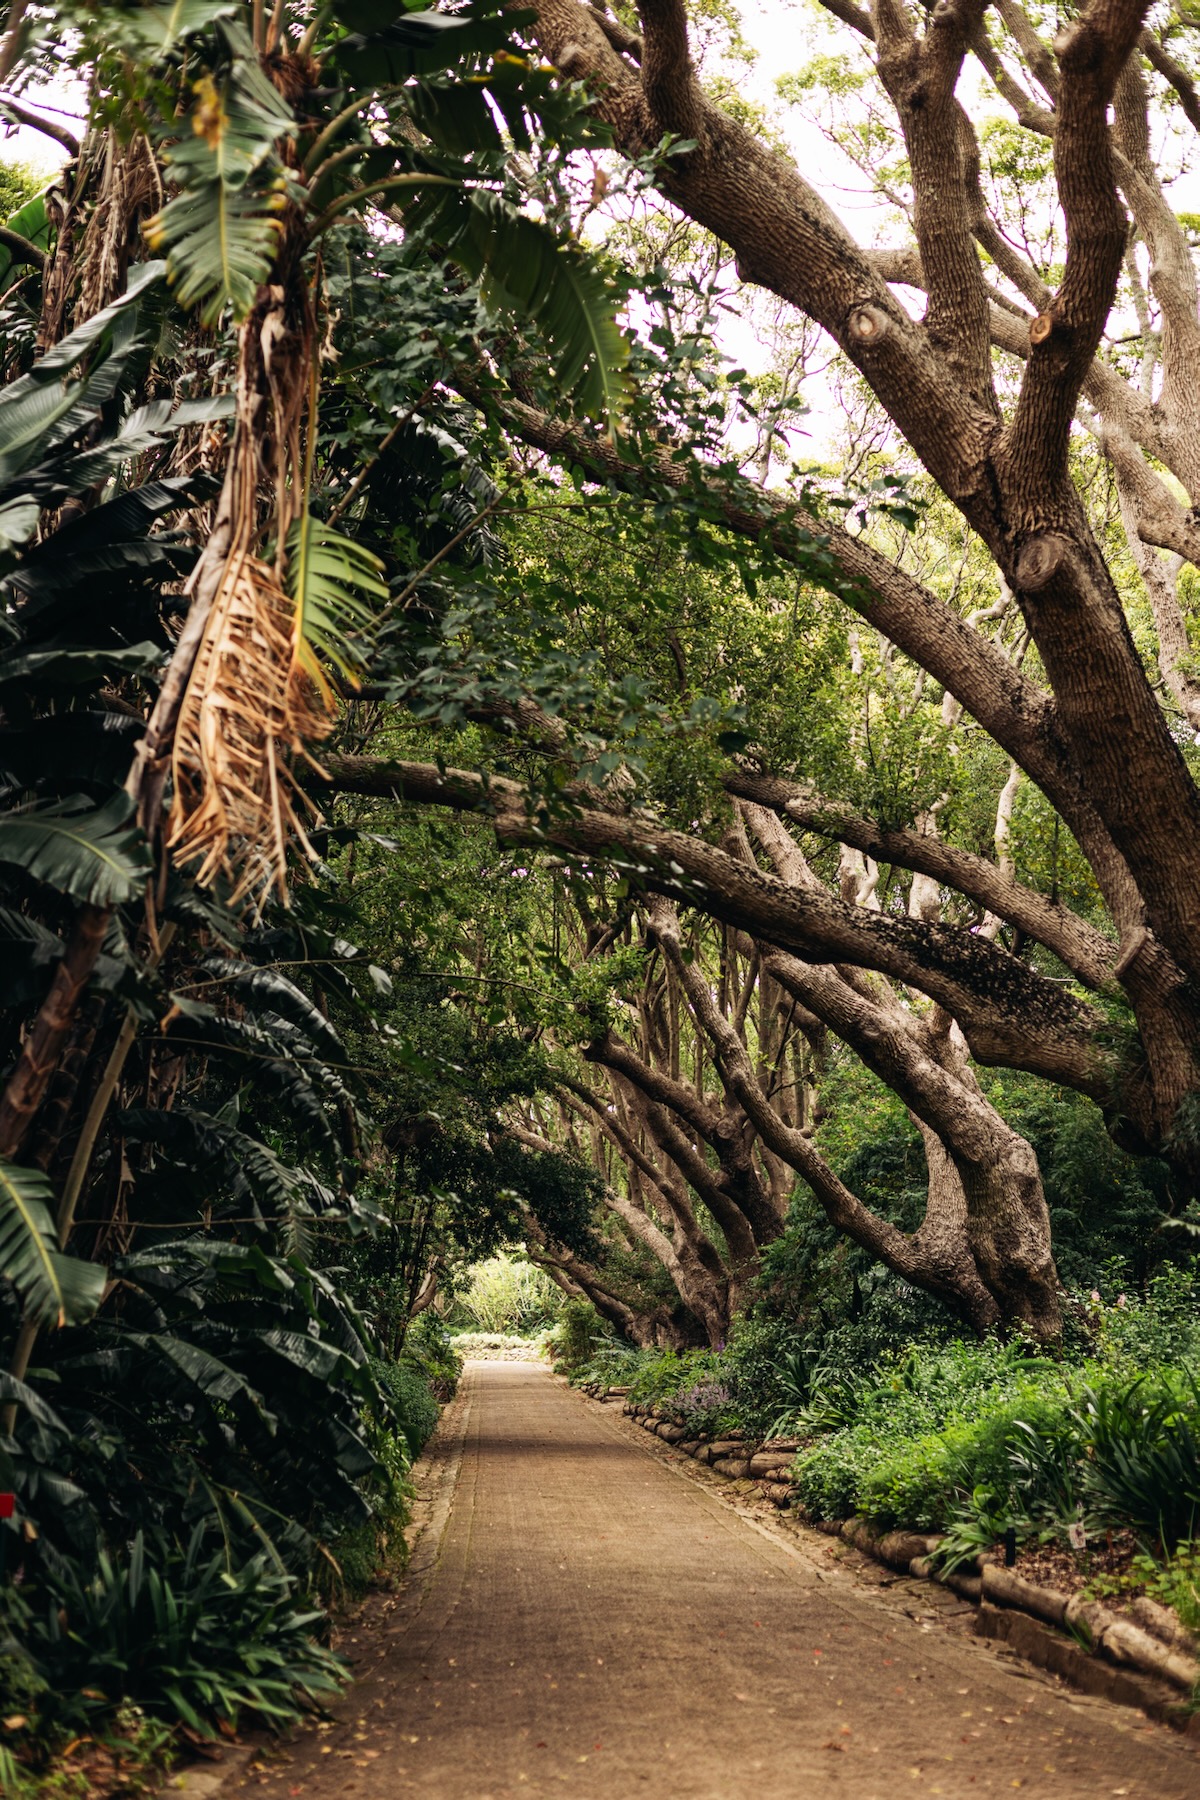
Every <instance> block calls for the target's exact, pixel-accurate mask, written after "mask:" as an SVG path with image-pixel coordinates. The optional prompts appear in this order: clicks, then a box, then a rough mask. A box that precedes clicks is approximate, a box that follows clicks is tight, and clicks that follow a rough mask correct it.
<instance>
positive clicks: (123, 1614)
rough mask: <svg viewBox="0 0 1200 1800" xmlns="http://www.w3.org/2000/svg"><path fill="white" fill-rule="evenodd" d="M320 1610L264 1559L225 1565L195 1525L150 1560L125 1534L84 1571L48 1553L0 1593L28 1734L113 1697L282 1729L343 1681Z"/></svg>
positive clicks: (186, 1714)
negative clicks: (31, 1718) (29, 1699)
mask: <svg viewBox="0 0 1200 1800" xmlns="http://www.w3.org/2000/svg"><path fill="white" fill-rule="evenodd" d="M320 1617H321V1615H320V1614H319V1613H316V1612H311V1611H307V1612H306V1611H302V1610H301V1609H300V1608H299V1607H298V1606H297V1604H296V1599H295V1582H294V1580H293V1578H292V1577H291V1576H289V1575H287V1574H285V1573H284V1572H283V1571H282V1570H280V1569H278V1568H276V1567H275V1566H274V1565H273V1564H272V1563H271V1561H270V1560H269V1558H268V1557H267V1556H266V1555H265V1554H262V1555H258V1556H255V1557H252V1558H250V1560H249V1561H247V1562H245V1563H243V1564H242V1565H241V1566H240V1567H234V1568H232V1569H231V1568H229V1567H228V1566H227V1563H226V1560H225V1557H224V1555H223V1554H220V1553H218V1554H217V1555H215V1556H214V1555H212V1554H211V1553H210V1549H209V1547H208V1544H207V1539H206V1534H205V1532H204V1529H203V1528H202V1527H198V1528H197V1530H196V1531H195V1532H194V1533H193V1536H192V1540H191V1543H190V1544H189V1546H188V1548H187V1550H186V1552H183V1553H182V1554H181V1553H179V1552H178V1551H176V1550H175V1549H174V1548H173V1547H166V1548H165V1549H162V1550H160V1551H159V1553H158V1554H157V1555H156V1557H155V1558H154V1560H151V1558H150V1556H148V1554H147V1546H146V1544H145V1541H144V1539H143V1536H142V1533H141V1532H138V1534H137V1535H136V1537H135V1538H134V1540H133V1543H132V1546H131V1548H130V1551H129V1554H128V1558H127V1560H124V1561H121V1562H118V1561H117V1560H116V1559H114V1558H111V1557H109V1556H108V1555H107V1554H106V1553H105V1552H103V1551H102V1552H101V1553H100V1555H99V1557H98V1558H97V1562H96V1566H95V1570H94V1572H92V1573H90V1574H87V1575H85V1574H84V1573H83V1572H82V1570H81V1568H80V1567H79V1566H78V1565H76V1564H73V1563H70V1562H67V1561H66V1560H64V1559H63V1558H61V1557H56V1556H49V1557H45V1558H43V1559H41V1565H40V1567H39V1568H38V1570H37V1572H36V1575H35V1576H34V1577H33V1578H32V1579H31V1580H28V1581H27V1582H26V1583H24V1584H23V1585H22V1587H21V1588H15V1587H11V1586H9V1587H5V1588H3V1589H0V1638H13V1639H16V1640H17V1641H18V1642H19V1643H20V1644H21V1646H22V1656H23V1660H24V1662H25V1663H26V1664H27V1665H28V1669H27V1670H26V1671H23V1673H22V1676H21V1679H22V1681H23V1682H24V1683H25V1685H26V1686H27V1687H28V1686H29V1685H30V1682H31V1680H32V1682H33V1685H34V1690H35V1696H36V1705H37V1709H38V1711H37V1719H36V1730H37V1731H38V1733H39V1734H41V1735H45V1734H47V1733H48V1732H51V1731H53V1730H54V1729H55V1728H66V1727H70V1728H81V1729H85V1730H86V1729H89V1728H90V1727H91V1725H92V1723H93V1721H95V1720H97V1719H99V1718H101V1717H103V1716H104V1715H106V1714H109V1713H111V1712H112V1711H113V1710H114V1708H116V1707H117V1706H119V1705H120V1704H121V1703H122V1702H125V1701H133V1702H136V1703H137V1704H138V1705H140V1706H142V1707H144V1708H145V1709H146V1710H147V1711H148V1712H151V1713H153V1714H154V1715H155V1716H157V1717H160V1718H163V1719H168V1720H172V1721H175V1720H178V1721H180V1722H182V1723H183V1724H185V1725H188V1726H190V1727H191V1728H192V1730H194V1731H199V1732H201V1733H204V1734H205V1735H208V1734H210V1733H212V1732H213V1731H214V1730H215V1728H216V1726H217V1725H218V1724H221V1723H226V1722H227V1723H230V1724H236V1723H237V1721H238V1720H239V1719H248V1720H253V1721H254V1722H256V1723H259V1724H267V1725H270V1726H273V1727H281V1726H283V1725H286V1724H289V1723H291V1722H292V1721H294V1720H295V1719H297V1718H299V1717H300V1716H301V1713H302V1711H303V1701H304V1700H305V1699H310V1700H311V1699H313V1698H315V1697H316V1696H317V1695H320V1694H327V1693H330V1692H332V1691H333V1690H335V1689H336V1688H337V1687H338V1686H339V1685H340V1684H341V1682H342V1681H344V1680H345V1678H346V1670H345V1668H344V1665H343V1664H342V1663H341V1662H340V1660H339V1659H338V1658H337V1657H335V1656H334V1655H333V1654H332V1652H331V1651H329V1650H326V1649H324V1648H323V1647H322V1646H321V1645H320V1644H318V1643H316V1642H315V1641H314V1639H313V1636H312V1631H313V1628H314V1626H315V1625H316V1624H317V1623H318V1622H319V1620H320Z"/></svg>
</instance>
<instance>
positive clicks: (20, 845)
mask: <svg viewBox="0 0 1200 1800" xmlns="http://www.w3.org/2000/svg"><path fill="white" fill-rule="evenodd" d="M132 812H133V803H132V801H131V800H130V799H129V796H128V795H127V794H126V793H124V792H123V791H122V792H119V793H116V794H114V795H113V796H112V798H111V799H110V800H107V801H106V802H105V804H104V805H103V806H100V807H94V806H92V805H91V804H90V803H89V802H88V801H87V800H85V799H83V798H82V796H79V795H75V796H73V797H72V798H71V799H69V800H64V801H59V802H57V803H56V804H54V805H52V806H39V807H30V808H29V809H28V810H26V811H22V812H8V813H0V862H3V863H14V864H16V865H17V867H19V868H21V869H24V870H25V872H26V873H27V874H29V875H31V876H33V878H34V879H35V880H37V881H44V882H45V883H46V884H47V886H48V887H53V888H57V889H58V890H59V892H60V893H64V894H68V895H69V896H70V897H71V899H72V900H79V901H81V902H84V903H85V904H87V905H89V906H120V905H122V904H124V902H125V901H127V900H132V899H133V897H134V895H135V894H136V893H138V891H139V890H140V888H141V887H142V885H143V883H144V882H145V880H146V877H147V876H148V875H149V874H150V872H151V870H152V868H153V866H154V865H153V859H152V857H151V855H150V849H149V846H148V845H147V843H146V839H145V837H144V836H143V834H142V832H141V830H140V829H139V828H138V826H136V825H134V824H132V823H131V816H132Z"/></svg>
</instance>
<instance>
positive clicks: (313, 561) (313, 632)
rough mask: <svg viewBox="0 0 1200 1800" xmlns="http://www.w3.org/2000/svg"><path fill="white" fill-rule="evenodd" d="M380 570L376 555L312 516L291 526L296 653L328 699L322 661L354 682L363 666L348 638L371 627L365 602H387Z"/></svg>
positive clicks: (306, 515) (359, 653)
mask: <svg viewBox="0 0 1200 1800" xmlns="http://www.w3.org/2000/svg"><path fill="white" fill-rule="evenodd" d="M382 569H383V564H382V563H381V562H380V560H379V558H378V557H377V556H373V555H372V554H371V552H370V551H369V550H364V549H363V548H362V546H361V545H360V544H356V543H354V542H353V540H352V539H350V538H347V537H342V536H341V535H340V533H338V532H336V531H331V530H330V528H329V526H328V525H325V524H323V523H322V522H321V520H320V519H315V518H314V517H313V515H312V513H310V512H306V513H304V515H303V517H302V518H300V519H298V520H297V522H296V524H295V525H294V526H293V527H292V531H291V534H290V536H289V538H288V585H289V588H290V590H291V596H292V599H293V601H294V602H295V606H296V619H295V631H294V649H293V654H294V656H295V658H296V661H297V662H298V663H299V665H300V667H301V668H302V669H303V670H304V672H305V674H306V675H308V676H309V677H310V679H311V680H312V681H314V682H315V683H316V685H317V687H318V688H319V689H320V691H321V692H322V693H323V694H324V695H326V696H327V697H328V696H329V691H330V690H329V683H328V681H327V679H326V677H325V673H324V670H323V668H322V666H321V665H322V661H324V662H327V663H330V664H332V666H333V667H334V668H335V669H337V670H338V671H339V673H340V674H342V675H343V676H345V677H346V678H347V679H348V680H351V681H353V680H354V679H355V676H356V670H357V668H358V667H361V664H362V661H363V652H362V651H361V650H359V649H358V647H357V646H356V645H355V644H354V642H353V640H352V637H351V635H350V634H351V633H352V632H354V631H360V632H365V631H366V630H367V629H368V628H369V627H370V624H371V620H372V616H373V615H372V613H371V609H370V607H369V606H368V605H367V604H366V599H367V598H371V599H375V600H384V601H385V600H386V599H387V598H388V589H387V585H386V583H385V582H384V581H383V580H382V579H381V573H382ZM364 597H365V598H364Z"/></svg>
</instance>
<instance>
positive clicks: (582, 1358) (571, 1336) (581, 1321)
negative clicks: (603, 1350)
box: [550, 1300, 606, 1375]
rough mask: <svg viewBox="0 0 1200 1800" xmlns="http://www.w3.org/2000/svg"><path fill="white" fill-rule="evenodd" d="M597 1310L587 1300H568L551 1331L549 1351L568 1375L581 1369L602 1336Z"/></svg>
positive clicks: (601, 1326)
mask: <svg viewBox="0 0 1200 1800" xmlns="http://www.w3.org/2000/svg"><path fill="white" fill-rule="evenodd" d="M605 1335H606V1334H605V1332H604V1329H603V1325H602V1322H601V1318H600V1314H599V1313H598V1312H597V1311H596V1309H595V1307H594V1306H593V1305H592V1304H591V1302H590V1301H588V1300H568V1301H567V1304H566V1305H565V1306H564V1307H563V1309H562V1312H561V1313H560V1314H559V1316H558V1319H557V1320H556V1322H555V1325H554V1328H553V1331H552V1332H551V1335H550V1355H551V1358H552V1359H553V1361H554V1363H555V1365H556V1367H560V1368H561V1369H562V1370H563V1372H564V1373H565V1374H567V1375H573V1374H574V1373H575V1372H576V1370H579V1369H582V1368H583V1367H584V1365H585V1363H588V1362H589V1361H590V1360H591V1358H592V1357H593V1356H594V1355H595V1353H596V1350H597V1346H598V1345H599V1344H600V1343H601V1342H602V1341H603V1340H604V1339H605Z"/></svg>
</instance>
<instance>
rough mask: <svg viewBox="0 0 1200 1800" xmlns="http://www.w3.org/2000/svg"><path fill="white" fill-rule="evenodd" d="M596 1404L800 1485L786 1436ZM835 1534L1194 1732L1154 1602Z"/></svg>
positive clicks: (1199, 1660)
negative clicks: (704, 1432)
mask: <svg viewBox="0 0 1200 1800" xmlns="http://www.w3.org/2000/svg"><path fill="white" fill-rule="evenodd" d="M578 1391H580V1392H583V1393H586V1394H589V1395H590V1397H591V1398H592V1399H594V1400H599V1401H601V1402H607V1403H609V1404H612V1403H613V1402H615V1401H618V1400H619V1401H621V1402H622V1406H621V1410H622V1412H623V1413H624V1414H625V1415H626V1416H627V1417H628V1418H630V1419H631V1420H632V1421H633V1422H634V1423H635V1424H637V1425H640V1426H642V1428H643V1429H644V1430H646V1431H649V1432H652V1433H653V1434H654V1436H656V1437H658V1438H661V1439H662V1441H663V1442H664V1443H667V1444H670V1445H671V1446H672V1448H673V1449H676V1450H681V1451H683V1453H684V1454H685V1455H687V1456H691V1457H693V1458H694V1459H695V1460H696V1461H697V1462H703V1463H706V1464H707V1465H708V1467H709V1468H710V1469H712V1470H713V1471H714V1472H715V1473H716V1474H718V1475H722V1476H724V1477H725V1478H726V1479H727V1480H730V1481H746V1480H749V1481H754V1482H755V1483H756V1484H757V1486H758V1489H759V1491H760V1493H761V1494H762V1495H763V1497H764V1498H765V1499H767V1500H770V1501H771V1502H772V1504H773V1505H775V1506H778V1507H780V1508H785V1507H789V1506H791V1504H792V1503H793V1501H794V1500H796V1498H797V1494H798V1490H797V1489H796V1487H795V1485H794V1484H793V1483H792V1482H791V1481H790V1480H789V1479H788V1471H789V1470H790V1467H791V1463H792V1460H793V1458H794V1457H795V1454H796V1451H797V1449H798V1448H799V1445H798V1443H797V1442H796V1441H795V1440H793V1439H777V1440H774V1441H772V1442H770V1443H767V1444H762V1445H755V1444H753V1443H750V1442H748V1441H747V1440H746V1439H745V1437H744V1436H743V1435H742V1433H740V1432H738V1433H734V1434H731V1435H730V1436H729V1437H727V1438H723V1439H720V1440H717V1441H712V1440H708V1439H703V1438H691V1437H689V1436H688V1433H687V1429H686V1427H685V1426H684V1425H683V1424H682V1423H681V1422H680V1421H679V1419H678V1418H677V1417H675V1416H673V1415H672V1414H671V1412H670V1410H669V1409H668V1408H666V1407H661V1406H643V1405H640V1404H638V1403H636V1402H633V1401H630V1399H629V1398H628V1393H629V1390H628V1389H627V1388H607V1389H604V1388H599V1387H591V1388H583V1389H580V1390H578ZM813 1528H814V1529H815V1530H817V1531H821V1532H824V1533H825V1534H826V1535H827V1536H830V1537H840V1538H842V1539H843V1540H844V1541H845V1542H846V1543H848V1544H850V1545H852V1546H853V1548H854V1549H856V1550H859V1551H861V1552H862V1553H863V1554H864V1555H866V1556H870V1557H873V1558H874V1559H875V1560H876V1561H877V1562H881V1563H884V1564H885V1565H886V1566H887V1567H888V1568H890V1569H894V1570H896V1571H897V1573H899V1574H903V1575H910V1576H913V1577H915V1578H916V1579H918V1580H924V1581H936V1582H937V1583H939V1585H941V1586H944V1587H948V1588H950V1589H951V1590H952V1591H953V1592H954V1593H956V1594H958V1595H959V1596H960V1597H961V1598H962V1599H964V1600H969V1601H970V1602H971V1603H972V1604H973V1605H975V1606H976V1607H977V1608H978V1611H977V1615H976V1621H975V1629H976V1632H977V1633H978V1635H979V1636H981V1637H987V1638H994V1639H996V1638H998V1639H1001V1640H1003V1641H1004V1642H1005V1643H1007V1644H1008V1645H1009V1647H1010V1648H1011V1649H1013V1650H1015V1651H1016V1652H1017V1653H1018V1655H1021V1656H1023V1657H1025V1658H1026V1660H1027V1661H1029V1662H1032V1663H1035V1664H1037V1666H1038V1667H1039V1668H1043V1669H1047V1670H1049V1671H1050V1672H1051V1673H1053V1674H1056V1675H1060V1676H1062V1677H1063V1679H1064V1680H1067V1681H1069V1682H1071V1683H1072V1684H1073V1685H1074V1686H1076V1687H1079V1688H1082V1689H1083V1690H1084V1692H1086V1693H1090V1694H1096V1695H1099V1696H1101V1697H1103V1698H1105V1699H1109V1700H1113V1701H1115V1702H1116V1703H1117V1704H1119V1705H1124V1706H1136V1707H1139V1708H1140V1709H1141V1710H1142V1711H1143V1712H1145V1713H1146V1714H1147V1715H1148V1716H1149V1717H1150V1718H1153V1719H1156V1720H1159V1721H1160V1722H1161V1723H1164V1724H1168V1725H1172V1726H1174V1727H1175V1729H1176V1730H1180V1731H1184V1732H1187V1733H1188V1735H1189V1736H1200V1711H1196V1710H1194V1709H1193V1703H1194V1701H1195V1700H1200V1647H1198V1646H1197V1644H1196V1641H1195V1639H1194V1638H1193V1637H1192V1636H1191V1634H1190V1633H1189V1632H1188V1631H1186V1630H1185V1628H1184V1627H1183V1626H1182V1625H1181V1624H1180V1622H1179V1620H1178V1619H1177V1618H1176V1617H1175V1614H1174V1613H1172V1612H1170V1611H1169V1610H1168V1609H1167V1608H1166V1607H1164V1606H1159V1605H1158V1604H1157V1603H1156V1602H1155V1601H1153V1600H1148V1599H1145V1598H1142V1599H1138V1600H1134V1601H1133V1602H1132V1603H1131V1604H1130V1606H1129V1608H1128V1609H1127V1611H1126V1612H1125V1613H1114V1612H1113V1611H1111V1610H1110V1609H1109V1608H1108V1607H1106V1606H1104V1605H1103V1604H1102V1603H1101V1602H1099V1601H1096V1600H1084V1599H1083V1598H1082V1597H1081V1596H1080V1595H1078V1594H1072V1595H1068V1594H1061V1593H1059V1592H1058V1591H1057V1590H1056V1589H1054V1588H1045V1587H1039V1586H1036V1585H1035V1584H1034V1583H1033V1582H1030V1581H1026V1580H1025V1579H1024V1577H1023V1576H1020V1575H1017V1574H1016V1573H1015V1572H1014V1571H1013V1570H1012V1569H1006V1568H1003V1567H1002V1566H1001V1565H1000V1564H999V1563H998V1562H996V1561H995V1560H994V1559H991V1558H988V1557H983V1558H977V1559H974V1561H973V1562H972V1563H971V1564H967V1565H964V1568H962V1569H959V1570H955V1571H953V1572H951V1573H945V1572H943V1571H941V1570H939V1569H938V1568H937V1567H936V1566H935V1562H934V1554H933V1553H934V1552H935V1551H936V1549H937V1547H938V1545H939V1544H940V1542H941V1537H940V1536H939V1535H937V1534H929V1535H926V1534H924V1533H921V1532H913V1531H887V1532H881V1531H878V1530H877V1529H876V1528H875V1527H874V1526H872V1525H870V1524H868V1522H867V1521H866V1520H865V1519H858V1518H855V1519H825V1520H821V1521H819V1522H817V1523H816V1525H815V1526H814V1527H813Z"/></svg>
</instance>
